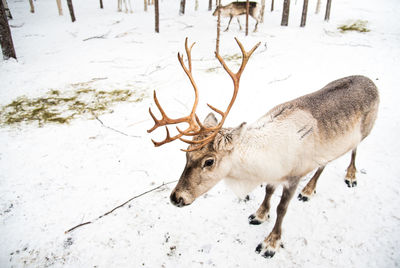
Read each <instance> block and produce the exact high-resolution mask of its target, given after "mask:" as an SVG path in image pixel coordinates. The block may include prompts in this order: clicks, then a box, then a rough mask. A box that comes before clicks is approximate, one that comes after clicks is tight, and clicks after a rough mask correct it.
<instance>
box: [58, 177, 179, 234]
mask: <svg viewBox="0 0 400 268" xmlns="http://www.w3.org/2000/svg"><path fill="white" fill-rule="evenodd" d="M175 182H177V180H175V181H170V182H165V183H162V184H161V185H158V186H157V187H154V188H153V189H150V190H148V191H146V192H143V193H141V194H139V195H137V196H134V197H132V198H131V199H129V200H128V201H126V202H124V203H122V204H121V205H119V206H116V207H115V208H113V209H112V210H110V211H108V212H106V213H104V214H103V215H101V216H99V217H97V218H96V219H94V220H92V221H87V222H84V223H81V224H78V225H76V226H74V227H72V228H70V229H68V230H67V231H65V232H64V233H65V234H68V233H70V232H72V231H73V230H75V229H77V228H79V227H81V226H84V225H88V224H91V223H93V222H95V221H97V220H99V219H101V218H103V217H104V216H107V215H109V214H111V213H113V212H114V211H115V210H117V209H119V208H122V207H123V206H125V205H126V204H128V203H129V202H131V201H132V200H134V199H136V198H139V197H141V196H143V195H145V194H148V193H151V192H154V191H155V190H158V189H160V188H161V187H164V186H165V185H168V184H172V183H175Z"/></svg>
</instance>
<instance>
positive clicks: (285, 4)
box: [281, 0, 290, 26]
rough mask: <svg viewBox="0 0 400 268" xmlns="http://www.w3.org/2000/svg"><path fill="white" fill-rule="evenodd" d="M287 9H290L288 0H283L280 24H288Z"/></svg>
mask: <svg viewBox="0 0 400 268" xmlns="http://www.w3.org/2000/svg"><path fill="white" fill-rule="evenodd" d="M289 10H290V0H284V2H283V11H282V21H281V26H288V23H289Z"/></svg>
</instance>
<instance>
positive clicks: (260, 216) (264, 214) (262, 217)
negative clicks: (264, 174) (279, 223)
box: [249, 184, 275, 225]
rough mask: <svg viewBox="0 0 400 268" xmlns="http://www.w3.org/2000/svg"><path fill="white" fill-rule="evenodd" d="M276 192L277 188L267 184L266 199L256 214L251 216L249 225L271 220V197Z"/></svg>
mask: <svg viewBox="0 0 400 268" xmlns="http://www.w3.org/2000/svg"><path fill="white" fill-rule="evenodd" d="M274 191H275V186H272V185H270V184H267V186H265V198H264V201H263V202H262V204H261V206H260V207H259V209H258V210H257V211H256V213H253V214H251V215H250V216H249V224H253V225H258V224H261V223H263V222H265V221H266V220H268V219H269V209H270V207H271V205H270V200H271V196H272V194H273V193H274Z"/></svg>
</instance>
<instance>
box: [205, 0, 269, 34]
mask: <svg viewBox="0 0 400 268" xmlns="http://www.w3.org/2000/svg"><path fill="white" fill-rule="evenodd" d="M218 10H221V16H222V17H229V18H230V19H229V23H228V26H227V27H226V29H225V31H228V30H229V25H230V24H231V21H232V18H233V17H238V16H240V15H245V14H246V2H232V3H230V4H228V5H226V6H221V7H217V8H216V9H215V11H214V13H213V16H217V15H218ZM249 16H251V17H252V18H253V19H255V20H256V25H255V27H254V32H255V31H257V25H258V23H259V22H260V20H261V18H260V16H261V15H260V5H259V4H258V3H257V2H253V1H251V2H249ZM237 21H238V24H239V27H240V30H241V29H242V26H241V25H240V21H239V18H237Z"/></svg>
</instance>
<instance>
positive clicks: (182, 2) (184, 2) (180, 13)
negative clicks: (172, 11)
mask: <svg viewBox="0 0 400 268" xmlns="http://www.w3.org/2000/svg"><path fill="white" fill-rule="evenodd" d="M185 6H186V0H181V4H180V8H179V15H183V14H185Z"/></svg>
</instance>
